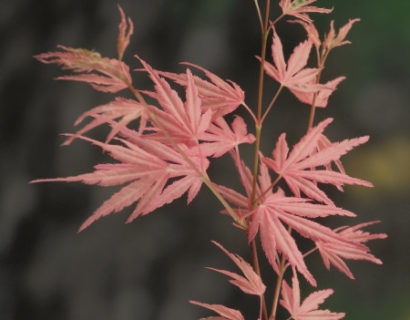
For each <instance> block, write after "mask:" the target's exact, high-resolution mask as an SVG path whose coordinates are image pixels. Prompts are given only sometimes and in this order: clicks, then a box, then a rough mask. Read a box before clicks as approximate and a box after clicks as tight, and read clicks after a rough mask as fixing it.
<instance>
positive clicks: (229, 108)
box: [158, 63, 245, 119]
mask: <svg viewBox="0 0 410 320" xmlns="http://www.w3.org/2000/svg"><path fill="white" fill-rule="evenodd" d="M184 64H185V65H188V66H191V67H194V68H196V69H199V70H201V71H202V72H204V73H205V75H206V76H207V77H208V79H209V80H210V81H211V82H209V81H207V80H203V79H201V78H200V77H198V76H194V82H195V85H196V86H197V88H198V93H199V96H200V98H201V99H202V108H203V109H204V110H212V113H213V119H217V118H219V117H221V116H224V115H226V114H228V113H231V112H233V111H234V110H235V109H236V108H238V106H239V105H240V104H241V103H242V102H243V101H244V99H245V93H244V92H243V90H242V89H241V88H240V87H239V86H238V85H237V84H236V83H235V82H233V81H229V80H228V81H229V83H228V82H226V81H224V80H222V79H221V78H220V77H218V76H217V75H215V74H213V73H212V72H210V71H208V70H206V69H204V68H202V67H200V66H197V65H195V64H192V63H184ZM158 72H159V74H160V75H162V76H164V77H166V78H168V79H171V80H173V81H175V82H176V83H178V84H179V85H182V86H187V85H188V79H187V76H186V74H185V73H180V74H178V73H171V72H163V71H158Z"/></svg>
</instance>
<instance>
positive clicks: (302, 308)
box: [280, 270, 345, 320]
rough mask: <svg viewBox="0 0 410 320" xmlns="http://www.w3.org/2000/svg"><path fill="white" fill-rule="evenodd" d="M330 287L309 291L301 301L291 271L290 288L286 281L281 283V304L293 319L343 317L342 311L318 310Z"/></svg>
mask: <svg viewBox="0 0 410 320" xmlns="http://www.w3.org/2000/svg"><path fill="white" fill-rule="evenodd" d="M333 292H334V291H333V290H332V289H327V290H320V291H315V292H313V293H311V294H310V295H309V296H308V297H307V298H306V299H305V300H303V302H302V303H301V301H300V287H299V280H298V277H297V275H296V271H295V270H294V272H293V278H292V288H291V287H289V285H288V284H287V282H286V281H283V283H282V300H281V301H280V303H281V305H282V306H283V307H284V308H285V309H286V310H288V312H289V313H290V315H291V316H292V319H294V320H312V319H315V320H319V319H320V320H338V319H342V318H344V316H345V314H344V313H335V312H331V311H329V310H319V309H318V308H319V305H321V304H322V303H323V302H324V301H325V300H326V299H327V298H328V297H329V296H330V295H332V294H333Z"/></svg>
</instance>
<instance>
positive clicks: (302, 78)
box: [264, 30, 323, 102]
mask: <svg viewBox="0 0 410 320" xmlns="http://www.w3.org/2000/svg"><path fill="white" fill-rule="evenodd" d="M311 49H312V42H310V41H309V40H306V41H304V42H302V43H300V44H299V45H298V46H297V47H296V48H295V49H294V51H293V53H292V54H291V56H290V58H289V60H288V63H286V62H285V57H284V55H283V47H282V42H281V40H280V38H279V36H278V34H277V33H276V31H275V30H273V42H272V57H273V62H274V65H272V64H271V63H269V62H267V61H265V64H264V68H265V72H266V74H267V75H269V76H270V77H272V78H273V79H275V80H276V81H278V82H279V83H280V84H281V85H282V86H284V87H287V88H288V89H289V90H290V91H291V92H292V93H294V94H295V95H296V97H297V98H299V99H300V97H302V94H301V93H302V92H305V93H311V94H314V93H316V92H317V91H319V90H320V89H321V88H323V87H322V86H321V85H318V84H315V80H316V76H317V75H318V73H319V71H320V70H319V69H317V68H305V66H306V64H307V62H308V59H309V55H310V51H311ZM302 102H303V101H302Z"/></svg>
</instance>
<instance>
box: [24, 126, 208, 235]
mask: <svg viewBox="0 0 410 320" xmlns="http://www.w3.org/2000/svg"><path fill="white" fill-rule="evenodd" d="M122 131H124V130H122ZM122 134H124V133H122ZM78 138H80V139H83V140H86V141H89V142H91V143H93V144H95V145H97V146H99V147H100V148H102V149H103V150H104V151H105V152H107V153H108V154H109V155H110V156H111V157H112V158H113V159H115V160H117V161H119V163H109V164H98V165H96V166H95V167H94V168H95V170H94V172H91V173H85V174H80V175H77V176H72V177H66V178H54V179H38V180H34V181H32V182H49V181H64V182H76V181H81V182H83V183H86V184H98V185H101V186H117V185H124V184H126V185H125V186H123V187H122V188H121V189H120V191H118V192H117V193H115V194H113V195H112V196H111V197H110V198H109V199H108V200H106V201H105V202H104V203H103V204H102V205H101V206H100V207H99V208H98V209H97V210H96V211H95V212H94V213H93V215H92V216H91V217H89V218H88V219H87V220H86V221H85V222H84V223H83V224H82V226H81V227H80V229H79V231H82V230H84V229H85V228H87V227H88V226H89V225H91V224H92V223H93V222H94V221H96V220H97V219H99V218H101V217H103V216H106V215H108V214H110V213H111V212H118V211H121V210H122V209H123V208H125V207H128V206H130V205H132V204H134V203H137V204H136V207H135V209H134V211H133V212H132V214H131V215H130V217H129V218H128V220H127V222H131V221H132V220H133V219H135V218H136V217H138V216H139V215H145V214H148V213H150V212H152V211H153V210H155V209H156V208H158V207H161V206H163V205H164V204H167V203H170V202H172V201H173V200H175V199H176V198H179V197H181V196H182V195H183V194H184V193H185V192H187V191H188V202H190V201H191V200H192V199H193V198H194V197H195V196H196V195H197V193H198V191H199V189H200V187H201V185H202V180H201V179H200V177H199V176H198V173H197V172H196V171H195V170H194V169H193V168H191V166H190V165H189V164H187V163H186V162H185V160H184V158H183V157H182V156H181V155H179V154H178V153H176V152H175V151H174V150H172V148H170V147H169V146H166V145H163V144H160V143H159V142H156V141H153V142H151V143H150V145H151V148H152V149H158V150H157V155H158V154H163V153H166V154H167V157H168V158H171V159H172V160H173V161H171V162H169V161H166V160H164V159H162V158H161V157H159V156H157V155H156V154H155V153H153V152H150V150H144V149H143V148H141V147H140V146H138V145H137V144H135V143H133V142H131V141H127V140H125V139H119V140H120V141H121V143H122V145H112V144H107V143H102V142H99V141H96V140H93V139H90V138H86V137H83V136H78ZM144 139H145V140H146V141H145V142H146V143H149V141H148V140H149V138H147V137H144ZM165 159H166V158H165ZM191 161H193V162H194V163H197V162H198V161H199V160H198V159H195V158H192V159H191ZM201 164H202V165H203V166H206V167H207V166H208V163H205V160H204V159H201ZM206 167H205V169H206ZM173 178H178V179H177V180H175V181H174V182H173V183H171V184H168V185H167V182H168V181H169V179H173Z"/></svg>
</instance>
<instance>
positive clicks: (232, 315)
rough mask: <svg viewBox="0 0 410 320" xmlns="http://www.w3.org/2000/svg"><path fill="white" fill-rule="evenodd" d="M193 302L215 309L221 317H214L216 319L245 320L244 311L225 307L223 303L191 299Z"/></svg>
mask: <svg viewBox="0 0 410 320" xmlns="http://www.w3.org/2000/svg"><path fill="white" fill-rule="evenodd" d="M189 302H190V303H192V304H196V305H198V306H200V307H203V308H206V309H209V310H212V311H215V312H216V313H218V314H219V315H220V316H221V317H214V319H218V320H219V319H221V320H245V318H244V317H243V315H242V313H241V312H240V311H238V310H235V309H231V308H228V307H225V306H224V305H221V304H207V303H202V302H198V301H193V300H191V301H189ZM202 319H212V317H211V318H202Z"/></svg>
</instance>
